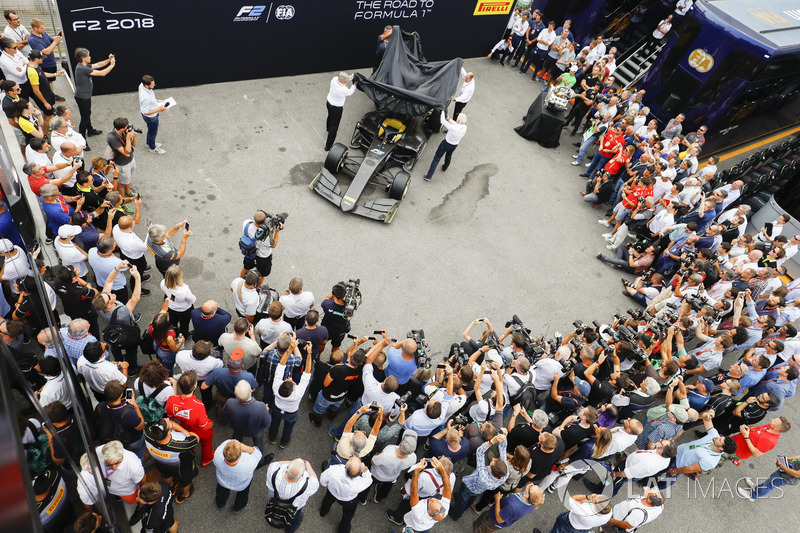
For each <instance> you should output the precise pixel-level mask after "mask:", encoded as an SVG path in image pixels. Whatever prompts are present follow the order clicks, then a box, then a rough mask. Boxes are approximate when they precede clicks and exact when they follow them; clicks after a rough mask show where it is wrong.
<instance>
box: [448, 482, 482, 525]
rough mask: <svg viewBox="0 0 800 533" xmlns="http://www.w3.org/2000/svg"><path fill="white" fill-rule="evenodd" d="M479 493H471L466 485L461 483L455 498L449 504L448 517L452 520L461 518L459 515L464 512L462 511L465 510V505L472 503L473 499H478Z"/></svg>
mask: <svg viewBox="0 0 800 533" xmlns="http://www.w3.org/2000/svg"><path fill="white" fill-rule="evenodd" d="M478 496H480V494H473V493H472V492H471V491H470V490H469V489H468V488H467V486H466V485H461V488H460V489H459V490H458V492H457V493H456V497H455V499H453V502H452V503H451V504H450V513H449V515H450V518H452V519H453V520H458V519H459V518H461V515H462V514H464V511H466V510H467V507H469V506H470V505H472V504H473V503H474V502H475V500H477V499H478Z"/></svg>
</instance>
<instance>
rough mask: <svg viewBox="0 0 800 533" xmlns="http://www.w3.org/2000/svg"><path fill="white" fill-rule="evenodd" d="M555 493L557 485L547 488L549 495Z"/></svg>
mask: <svg viewBox="0 0 800 533" xmlns="http://www.w3.org/2000/svg"><path fill="white" fill-rule="evenodd" d="M555 491H556V487H555V485H550V486H549V487H547V492H548V493H549V494H553V493H554V492H555Z"/></svg>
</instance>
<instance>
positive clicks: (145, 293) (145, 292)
mask: <svg viewBox="0 0 800 533" xmlns="http://www.w3.org/2000/svg"><path fill="white" fill-rule="evenodd" d="M148 294H150V289H145V288H144V287H142V296H147V295H148Z"/></svg>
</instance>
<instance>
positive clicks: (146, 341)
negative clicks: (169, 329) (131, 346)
mask: <svg viewBox="0 0 800 533" xmlns="http://www.w3.org/2000/svg"><path fill="white" fill-rule="evenodd" d="M153 342H155V341H154V340H153V336H152V335H150V331H149V330H147V329H145V330H144V331H142V337H141V338H140V339H139V349H140V350H141V351H142V353H143V354H145V355H150V356H153V355H155V354H156V347H155V345H154V344H153ZM150 359H153V358H152V357H150Z"/></svg>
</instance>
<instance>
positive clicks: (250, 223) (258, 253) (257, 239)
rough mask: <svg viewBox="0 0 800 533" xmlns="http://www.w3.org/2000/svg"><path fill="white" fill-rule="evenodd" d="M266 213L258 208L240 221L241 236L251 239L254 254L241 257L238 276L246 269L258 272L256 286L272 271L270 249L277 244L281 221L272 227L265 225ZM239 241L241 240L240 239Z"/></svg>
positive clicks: (242, 274) (281, 225)
mask: <svg viewBox="0 0 800 533" xmlns="http://www.w3.org/2000/svg"><path fill="white" fill-rule="evenodd" d="M266 222H267V213H265V212H264V211H262V210H261V209H259V210H258V211H256V213H255V214H254V215H253V218H252V219H247V220H245V221H244V222H242V236H243V237H247V238H249V239H252V240H253V244H254V246H255V249H256V250H255V256H254V257H248V256H247V255H245V256H244V257H243V258H242V272H241V274H239V276H240V277H242V278H243V277H245V274H247V271H248V270H253V269H255V270H256V272H258V275H259V278H258V287H261V284H262V283H263V282H264V278H266V277H267V276H269V275H270V272H272V249H273V248H275V247H276V246H278V240H279V239H280V233H281V230H282V229H283V223H278V224H277V225H276V226H275V227H274V228H273V227H271V226H268V225H267V223H266ZM240 242H241V241H240Z"/></svg>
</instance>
